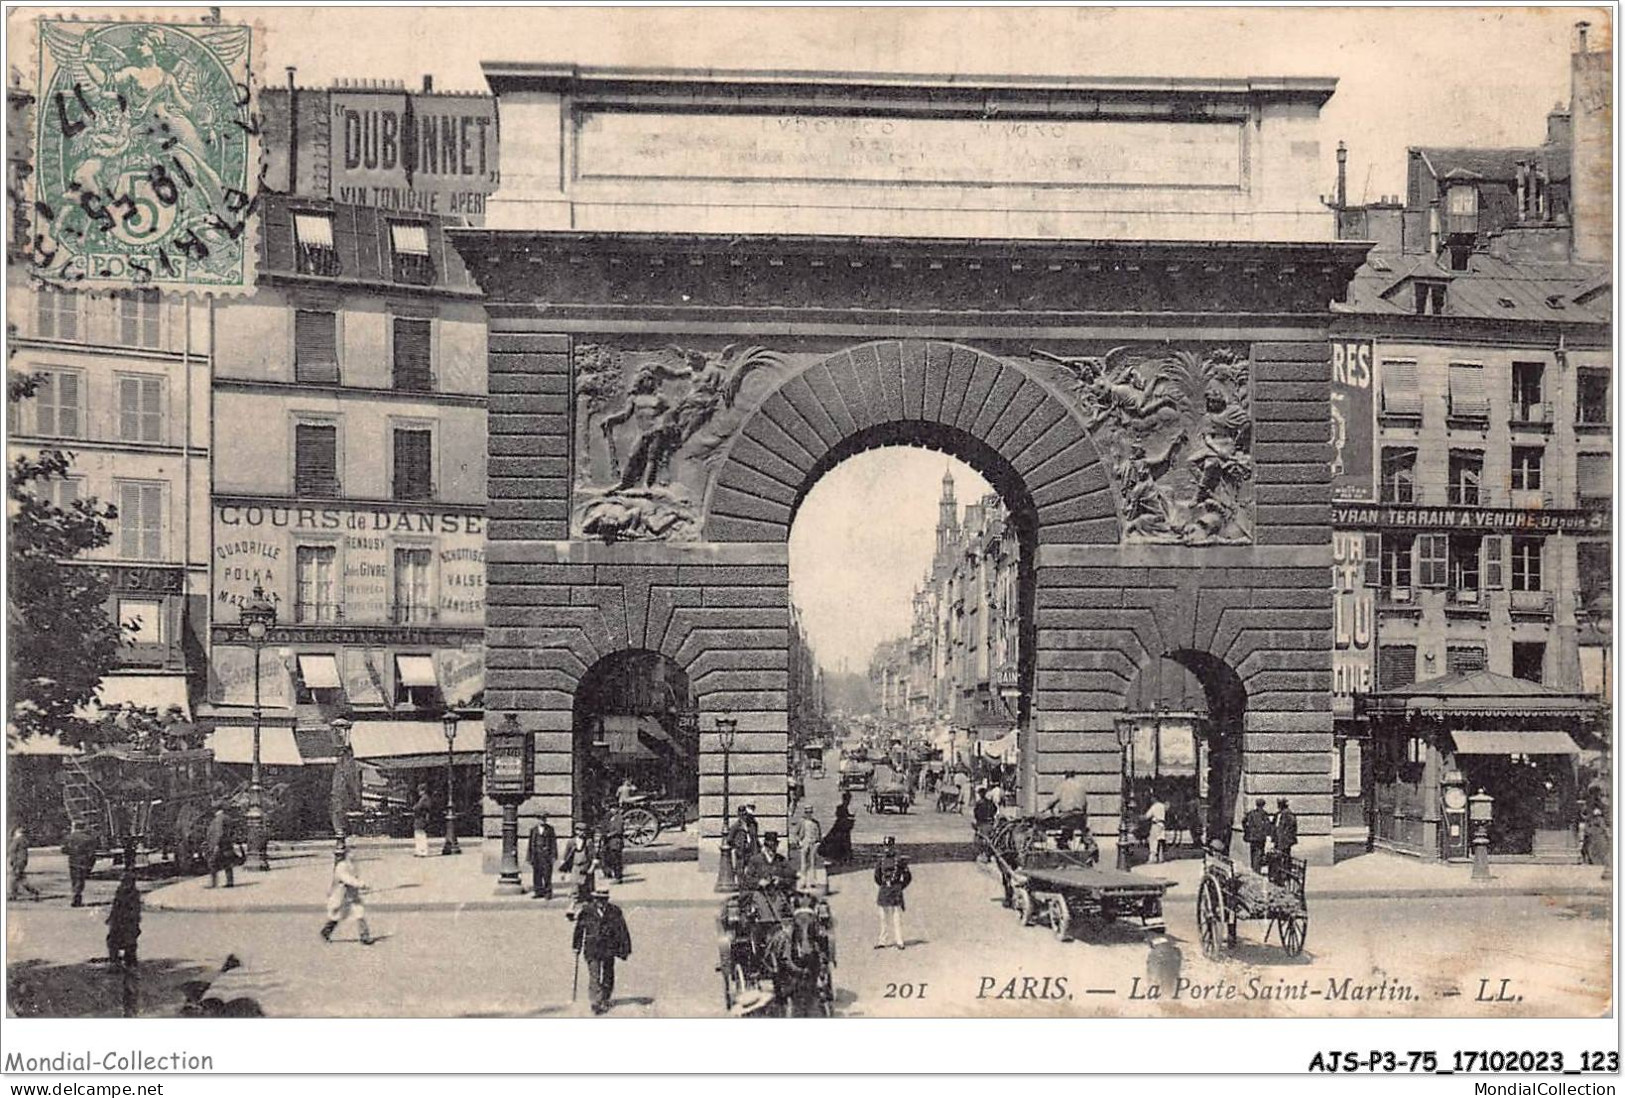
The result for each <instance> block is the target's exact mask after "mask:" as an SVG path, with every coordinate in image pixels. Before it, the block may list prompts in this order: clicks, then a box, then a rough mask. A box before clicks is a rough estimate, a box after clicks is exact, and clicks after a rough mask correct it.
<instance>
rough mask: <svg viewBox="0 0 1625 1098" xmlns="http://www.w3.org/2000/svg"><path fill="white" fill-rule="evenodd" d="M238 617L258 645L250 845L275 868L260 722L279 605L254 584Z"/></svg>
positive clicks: (261, 860) (262, 865)
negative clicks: (264, 668)
mask: <svg viewBox="0 0 1625 1098" xmlns="http://www.w3.org/2000/svg"><path fill="white" fill-rule="evenodd" d="M238 620H239V621H241V622H242V624H243V628H244V629H246V630H247V631H248V640H249V643H251V644H252V645H253V646H254V756H253V766H252V769H250V771H249V776H248V845H249V846H250V847H252V848H253V849H254V850H255V851H257V852H258V854H259V865H258V867H257V868H258V869H260V870H262V871H264V870H269V869H270V868H271V860H270V856H269V854H268V853H267V849H266V848H267V846H268V845H269V843H268V842H267V839H266V836H265V804H264V801H263V796H264V794H263V787H262V786H261V784H260V723H261V720H262V719H263V716H264V715H263V713H262V712H261V711H260V650H261V648H263V647H264V645H265V637H266V634H268V633H269V632H270V631H271V626H273V625H275V624H276V607H275V606H274V605H273V604H272V603H271V600H270V599H268V598H266V597H265V589H264V588H263V587H261V586H260V585H259V584H255V585H254V593H253V594H252V595H251V596H249V599H248V602H247V603H246V604H244V606H243V608H242V610H241V611H240V612H239V614H238Z"/></svg>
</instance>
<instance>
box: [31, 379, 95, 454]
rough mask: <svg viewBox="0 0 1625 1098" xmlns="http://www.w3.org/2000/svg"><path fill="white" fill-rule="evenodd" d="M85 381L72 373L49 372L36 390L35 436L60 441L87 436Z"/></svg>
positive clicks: (40, 380)
mask: <svg viewBox="0 0 1625 1098" xmlns="http://www.w3.org/2000/svg"><path fill="white" fill-rule="evenodd" d="M83 401H84V379H83V378H82V377H81V376H80V375H79V374H78V373H77V372H76V371H72V370H45V371H42V372H41V373H40V374H39V384H38V385H36V386H35V387H34V433H35V434H40V435H52V436H55V437H57V438H83V437H84V435H85V409H84V403H83Z"/></svg>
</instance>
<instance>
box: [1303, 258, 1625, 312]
mask: <svg viewBox="0 0 1625 1098" xmlns="http://www.w3.org/2000/svg"><path fill="white" fill-rule="evenodd" d="M1419 280H1428V281H1443V282H1448V283H1449V291H1448V293H1447V294H1446V297H1445V310H1444V315H1445V316H1446V317H1472V318H1477V319H1482V320H1510V321H1521V322H1526V323H1527V322H1546V323H1553V324H1607V323H1609V322H1610V319H1611V306H1612V295H1611V294H1610V293H1606V292H1602V293H1599V292H1597V291H1598V290H1607V289H1609V288H1611V285H1612V282H1613V277H1612V274H1611V273H1610V271H1609V269H1608V268H1607V267H1606V266H1602V265H1595V264H1587V263H1536V262H1523V261H1519V262H1512V261H1510V260H1506V259H1501V258H1498V257H1496V256H1493V255H1489V254H1488V253H1485V252H1474V253H1473V254H1472V255H1471V256H1469V257H1468V260H1467V269H1466V270H1465V271H1454V270H1451V269H1450V268H1449V266H1448V265H1445V264H1441V263H1440V262H1439V261H1438V259H1437V258H1436V257H1434V256H1432V255H1426V254H1423V255H1401V254H1394V253H1391V252H1384V253H1380V254H1375V253H1374V254H1373V255H1372V256H1371V257H1370V258H1369V259H1368V260H1367V261H1366V263H1365V264H1363V265H1362V266H1361V267H1360V269H1359V270H1357V271H1356V272H1355V273H1354V281H1353V282H1351V283H1350V284H1349V293H1348V300H1347V302H1344V303H1339V304H1335V305H1333V307H1332V308H1333V311H1334V312H1340V313H1362V314H1366V315H1376V316H1414V315H1415V314H1416V303H1415V300H1414V299H1413V297H1412V295H1411V294H1410V293H1409V291H1408V286H1409V285H1410V284H1412V283H1415V282H1416V281H1419Z"/></svg>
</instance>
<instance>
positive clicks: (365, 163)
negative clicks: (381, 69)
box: [330, 91, 499, 220]
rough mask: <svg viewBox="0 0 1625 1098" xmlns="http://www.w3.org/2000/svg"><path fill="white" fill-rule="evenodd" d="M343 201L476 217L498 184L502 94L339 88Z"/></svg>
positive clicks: (337, 154)
mask: <svg viewBox="0 0 1625 1098" xmlns="http://www.w3.org/2000/svg"><path fill="white" fill-rule="evenodd" d="M331 111H332V117H331V125H332V131H331V137H330V141H331V148H332V153H331V160H332V163H331V172H332V181H331V187H332V194H333V197H334V199H336V200H337V201H339V202H349V203H353V204H355V205H359V206H375V207H377V208H379V209H384V210H397V211H400V212H403V213H419V214H441V215H452V216H461V217H466V218H470V219H474V220H480V219H483V218H484V216H485V200H486V197H487V196H488V195H490V194H491V193H492V192H493V191H495V190H496V189H497V182H498V178H499V174H498V169H497V115H496V101H495V100H494V99H492V98H491V97H489V96H483V95H436V94H408V93H406V92H384V91H367V92H334V93H333V94H332V96H331Z"/></svg>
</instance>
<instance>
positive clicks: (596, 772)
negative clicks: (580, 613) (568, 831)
mask: <svg viewBox="0 0 1625 1098" xmlns="http://www.w3.org/2000/svg"><path fill="white" fill-rule="evenodd" d="M693 714H694V697H693V692H692V689H691V687H690V685H689V679H688V674H687V673H686V672H685V671H684V670H683V668H682V667H681V665H679V664H678V663H677V662H676V661H675V660H673V659H672V658H671V657H670V656H667V655H665V654H663V653H661V652H655V651H651V650H649V649H642V648H631V649H621V650H619V651H616V652H611V653H609V654H608V655H605V656H603V657H601V658H600V659H598V660H597V661H596V662H595V663H593V664H592V666H591V667H589V668H588V669H587V671H586V673H585V674H584V675H583V676H582V677H581V681H580V683H579V685H578V686H577V688H576V692H575V704H574V707H573V710H572V719H571V730H572V741H571V752H570V756H571V782H570V785H571V804H572V806H573V808H572V813H571V814H572V816H573V817H574V822H575V823H577V824H592V823H594V822H596V821H597V820H598V819H599V818H600V816H601V815H602V814H603V812H604V810H605V807H606V805H608V804H609V803H611V802H614V801H615V800H616V799H617V798H618V796H619V793H620V790H621V789H622V787H623V786H624V785H625V783H627V782H630V783H631V784H632V785H633V786H634V787H635V788H636V791H637V793H639V794H642V795H646V796H649V797H653V798H656V799H659V800H670V801H682V802H684V814H685V817H687V818H693V817H694V816H695V815H696V813H697V811H698V805H699V785H700V781H699V778H700V742H699V732H698V726H697V723H696V722H695V721H694V719H693Z"/></svg>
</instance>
